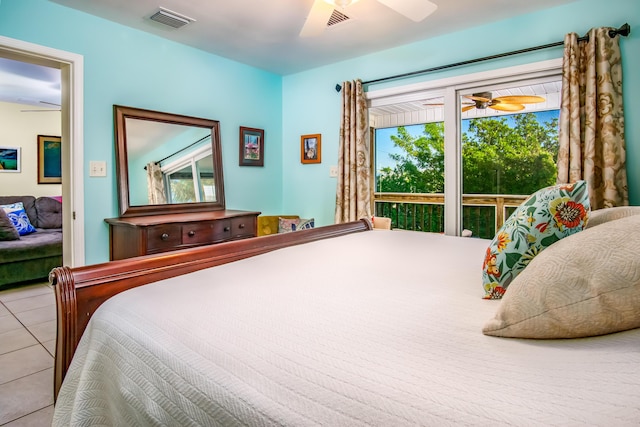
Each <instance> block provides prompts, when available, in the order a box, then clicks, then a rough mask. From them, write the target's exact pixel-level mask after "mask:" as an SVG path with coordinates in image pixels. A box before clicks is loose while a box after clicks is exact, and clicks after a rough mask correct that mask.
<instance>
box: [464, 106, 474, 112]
mask: <svg viewBox="0 0 640 427" xmlns="http://www.w3.org/2000/svg"><path fill="white" fill-rule="evenodd" d="M474 108H476V106H475V105H467V106H466V107H462V112H463V113H464V112H465V111H469V110H473V109H474Z"/></svg>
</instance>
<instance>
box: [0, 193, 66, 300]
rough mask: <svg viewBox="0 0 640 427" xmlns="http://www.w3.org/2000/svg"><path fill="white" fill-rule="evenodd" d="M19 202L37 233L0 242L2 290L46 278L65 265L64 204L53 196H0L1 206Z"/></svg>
mask: <svg viewBox="0 0 640 427" xmlns="http://www.w3.org/2000/svg"><path fill="white" fill-rule="evenodd" d="M17 202H22V204H23V205H24V209H25V211H26V213H27V216H28V218H29V221H30V222H31V224H32V225H33V226H34V227H35V228H36V231H35V232H33V233H30V234H27V235H24V236H19V239H17V240H2V241H0V288H6V287H10V286H12V285H14V284H18V283H20V282H25V281H29V280H36V279H46V278H47V277H48V276H49V272H50V271H51V270H52V269H53V268H54V267H59V266H61V265H62V203H61V202H60V201H59V200H57V199H55V198H52V197H38V198H36V197H34V196H0V205H9V204H12V203H17Z"/></svg>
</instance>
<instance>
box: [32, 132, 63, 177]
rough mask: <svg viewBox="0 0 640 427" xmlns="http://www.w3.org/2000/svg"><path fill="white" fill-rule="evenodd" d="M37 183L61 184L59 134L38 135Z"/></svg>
mask: <svg viewBox="0 0 640 427" xmlns="http://www.w3.org/2000/svg"><path fill="white" fill-rule="evenodd" d="M38 184H62V142H61V138H60V137H59V136H50V135H38Z"/></svg>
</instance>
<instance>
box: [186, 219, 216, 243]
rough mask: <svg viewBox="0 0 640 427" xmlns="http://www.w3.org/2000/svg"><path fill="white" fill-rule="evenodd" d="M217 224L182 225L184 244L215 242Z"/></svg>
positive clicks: (193, 223) (197, 223) (195, 223)
mask: <svg viewBox="0 0 640 427" xmlns="http://www.w3.org/2000/svg"><path fill="white" fill-rule="evenodd" d="M214 235H215V222H192V223H187V224H183V225H182V244H183V245H196V244H206V243H210V242H213V241H214V240H215V238H214Z"/></svg>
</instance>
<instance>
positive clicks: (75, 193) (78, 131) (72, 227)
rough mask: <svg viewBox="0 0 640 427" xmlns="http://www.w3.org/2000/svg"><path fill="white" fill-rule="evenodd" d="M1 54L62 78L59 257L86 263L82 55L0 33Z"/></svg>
mask: <svg viewBox="0 0 640 427" xmlns="http://www.w3.org/2000/svg"><path fill="white" fill-rule="evenodd" d="M0 57H5V58H10V59H14V60H18V61H23V62H29V63H34V64H39V65H46V66H49V67H53V68H58V69H60V71H61V78H62V81H61V83H62V87H61V89H62V102H61V104H62V105H61V106H60V109H61V119H62V134H61V136H62V260H63V263H64V265H67V266H70V267H79V266H82V265H84V264H85V250H84V174H83V149H84V140H83V131H84V129H83V123H84V116H83V111H84V104H83V98H84V96H83V87H84V57H83V56H82V55H79V54H76V53H72V52H66V51H63V50H58V49H53V48H50V47H46V46H42V45H38V44H34V43H29V42H25V41H22V40H17V39H12V38H9V37H4V36H0Z"/></svg>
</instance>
